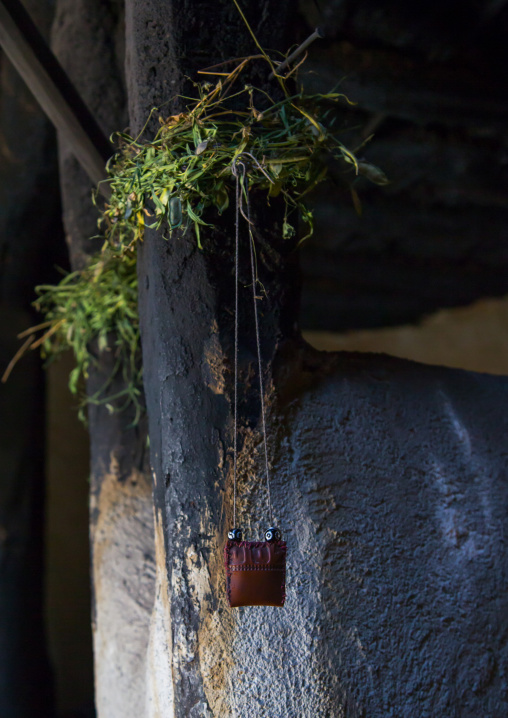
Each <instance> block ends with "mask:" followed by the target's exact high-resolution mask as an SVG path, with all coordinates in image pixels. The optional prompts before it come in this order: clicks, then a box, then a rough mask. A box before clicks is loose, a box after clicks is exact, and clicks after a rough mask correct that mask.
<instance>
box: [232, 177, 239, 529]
mask: <svg viewBox="0 0 508 718" xmlns="http://www.w3.org/2000/svg"><path fill="white" fill-rule="evenodd" d="M239 224H240V181H239V177H238V174H237V175H236V214H235V437H234V444H233V527H234V528H236V469H237V437H238V254H239V252H238V247H239V234H240V228H239Z"/></svg>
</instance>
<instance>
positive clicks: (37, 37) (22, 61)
mask: <svg viewBox="0 0 508 718" xmlns="http://www.w3.org/2000/svg"><path fill="white" fill-rule="evenodd" d="M0 46H1V47H2V49H3V51H4V52H5V54H6V55H7V57H8V58H9V60H10V61H11V62H12V64H13V65H14V67H15V68H16V69H17V71H18V72H19V73H20V75H21V77H22V78H23V79H24V81H25V82H26V84H27V85H28V87H29V89H30V91H31V92H32V93H33V95H34V97H35V99H36V100H37V102H38V103H39V104H40V105H41V107H42V109H43V110H44V112H45V113H46V115H47V116H48V117H49V119H50V120H51V122H52V123H53V124H54V126H55V127H56V129H57V130H58V131H59V132H60V133H61V134H62V136H63V137H65V139H66V140H67V141H68V142H69V144H70V146H71V148H72V151H73V153H74V156H75V157H76V159H77V160H78V162H79V163H80V165H81V166H82V167H83V169H84V170H85V172H86V173H87V174H88V176H89V177H90V180H91V181H92V183H93V184H94V185H98V187H99V190H100V192H101V193H102V194H103V195H104V197H106V199H108V198H109V197H110V196H111V189H110V187H109V184H108V182H105V181H104V180H106V179H107V174H106V168H105V164H106V161H107V159H108V158H109V157H110V156H111V155H112V154H113V147H112V146H111V144H110V143H109V141H108V140H107V139H106V137H105V135H104V134H103V132H102V130H101V129H100V128H99V126H98V125H97V123H96V121H95V119H94V117H93V116H92V114H91V112H90V111H89V109H88V107H87V106H86V105H85V103H84V101H83V100H82V98H81V96H80V95H79V93H78V92H77V90H76V89H75V87H74V86H73V85H72V83H71V81H70V80H69V78H68V76H67V74H66V73H65V71H64V70H63V68H62V66H61V65H60V64H59V62H58V60H57V59H56V57H55V56H54V55H53V53H52V52H51V50H50V49H49V47H48V45H47V43H46V42H45V40H44V38H43V37H42V36H41V34H40V33H39V31H38V30H37V28H36V27H35V25H34V23H33V22H32V20H31V18H30V16H29V15H28V13H27V12H26V10H25V8H24V7H23V5H22V4H21V3H20V2H19V0H0ZM99 183H100V184H99Z"/></svg>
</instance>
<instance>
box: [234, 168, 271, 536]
mask: <svg viewBox="0 0 508 718" xmlns="http://www.w3.org/2000/svg"><path fill="white" fill-rule="evenodd" d="M237 164H238V165H240V166H241V168H242V174H243V183H242V184H243V186H242V188H240V177H239V173H238V169H237ZM231 171H232V173H233V175H234V177H235V178H236V208H235V212H236V213H235V390H234V404H235V409H234V417H235V419H234V421H235V426H234V432H235V434H234V445H233V451H234V456H233V526H235V527H236V479H237V435H238V323H239V322H238V284H239V282H238V264H239V259H238V257H239V235H240V228H239V227H240V212H241V213H242V216H243V217H244V218H245V219H246V221H247V224H248V227H249V249H250V266H251V274H252V299H253V303H254V324H255V327H256V345H257V356H258V372H259V393H260V399H261V417H262V420H263V444H264V450H265V469H266V488H267V493H268V511H269V514H270V522H271V525H273V510H272V498H271V491H270V468H269V465H268V445H267V440H266V413H265V400H264V387H263V367H262V363H261V342H260V338H259V318H258V308H257V296H256V285H257V280H256V271H255V262H254V236H253V234H252V221H251V218H250V202H249V193H248V190H249V187H248V180H247V173H246V167H245V164H244V163H243V162H241V161H238V158H236V159H235V161H234V162H233V164H232V166H231ZM243 192H245V197H246V201H247V215H245V213H244V211H243Z"/></svg>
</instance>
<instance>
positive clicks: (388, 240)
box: [301, 0, 508, 331]
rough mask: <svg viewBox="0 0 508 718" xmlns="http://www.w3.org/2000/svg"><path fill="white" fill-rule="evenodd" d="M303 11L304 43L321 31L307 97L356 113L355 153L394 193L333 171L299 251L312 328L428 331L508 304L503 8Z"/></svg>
mask: <svg viewBox="0 0 508 718" xmlns="http://www.w3.org/2000/svg"><path fill="white" fill-rule="evenodd" d="M318 5H319V7H321V8H322V12H319V11H318V9H317V7H316V4H315V3H313V2H310V1H307V0H305V2H302V3H301V11H302V14H303V17H304V18H305V19H304V23H303V26H302V28H301V32H302V36H303V35H305V34H307V33H309V32H310V31H311V29H312V27H313V26H315V25H316V24H317V25H322V26H323V27H324V28H325V30H326V38H325V39H324V40H321V41H318V42H316V43H314V45H312V47H311V50H310V53H309V61H308V63H307V65H306V67H307V70H308V74H307V77H306V80H305V85H306V86H307V87H308V88H314V89H317V90H319V91H329V90H330V89H331V88H332V87H334V86H335V85H336V84H337V83H339V89H340V91H342V92H344V93H346V95H347V96H348V97H349V98H350V99H351V100H353V101H354V102H355V103H356V106H355V107H354V108H351V107H348V108H347V109H345V110H344V111H343V112H342V113H338V117H337V125H336V126H337V127H338V128H341V129H342V132H343V137H344V141H345V143H346V144H347V145H348V146H350V147H355V146H357V145H359V144H360V143H361V141H362V140H364V139H365V138H366V137H367V136H368V135H370V134H371V133H372V132H374V138H373V140H372V141H371V142H370V143H369V144H368V145H367V146H366V147H365V148H364V149H363V150H362V151H361V155H363V156H364V157H365V158H366V159H368V160H369V161H371V162H373V163H374V164H376V165H378V166H379V167H382V168H383V170H385V172H386V174H387V175H388V177H389V179H390V180H391V184H390V185H388V186H386V187H383V188H379V187H375V186H372V185H369V183H368V182H367V181H366V180H364V179H362V180H358V181H357V182H356V183H355V188H356V189H357V191H358V193H359V195H360V198H361V200H362V205H363V213H362V217H358V216H357V214H356V212H355V210H354V207H353V203H352V201H351V197H350V196H349V193H348V189H347V188H346V186H345V182H344V178H343V176H341V174H340V172H335V173H333V172H332V181H331V182H330V184H329V186H328V187H323V186H321V187H319V189H318V190H317V192H316V193H315V196H314V199H313V202H314V205H315V208H316V216H317V226H316V234H315V237H314V238H313V239H311V240H310V241H309V242H308V244H307V246H305V247H304V248H303V251H302V266H303V271H304V293H303V303H302V325H303V327H304V328H306V329H326V330H331V331H340V330H344V329H350V328H354V327H374V326H385V325H390V324H401V323H405V322H412V321H415V320H418V319H419V318H420V317H422V316H423V315H425V314H427V313H429V312H432V311H435V310H436V309H438V308H440V307H452V306H459V305H462V304H468V303H470V302H472V301H474V300H475V299H477V298H480V297H483V296H501V295H503V294H505V293H506V292H508V255H507V249H506V248H507V246H508V244H507V239H508V236H507V231H508V230H507V227H508V194H507V190H508V163H507V145H506V122H505V118H506V116H507V110H508V103H507V100H506V92H505V88H506V78H507V76H508V73H507V70H508V49H507V44H506V36H507V32H508V8H507V6H506V3H475V2H466V3H456V2H452V1H451V0H449V1H446V2H439V3H438V2H427V3H405V2H400V1H399V0H386V1H385V2H382V3H379V2H371V1H370V0H360V2H348V1H347V0H344V1H342V2H339V1H338V0H330V1H326V2H320V3H318Z"/></svg>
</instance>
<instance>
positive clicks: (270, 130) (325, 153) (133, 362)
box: [24, 51, 387, 415]
mask: <svg viewBox="0 0 508 718" xmlns="http://www.w3.org/2000/svg"><path fill="white" fill-rule="evenodd" d="M259 57H264V58H265V60H266V61H267V62H269V63H270V66H271V67H272V69H273V64H272V62H271V60H270V59H269V58H268V57H267V56H266V54H265V53H264V51H263V52H262V55H261V56H255V57H251V58H245V59H242V60H240V61H238V64H237V65H236V67H235V68H234V69H233V70H232V71H231V72H217V71H215V70H213V69H211V70H210V71H209V72H208V73H207V74H212V75H217V76H219V78H220V79H219V80H218V81H217V82H216V84H211V83H208V82H205V83H202V84H199V83H196V84H195V87H196V89H197V94H198V97H197V98H195V99H192V100H190V99H189V98H182V100H183V101H184V102H186V101H188V102H189V105H188V106H187V109H186V111H185V112H181V113H180V114H177V115H172V116H170V117H167V118H160V119H159V122H160V128H159V130H158V132H157V134H156V136H155V138H154V139H153V140H151V141H143V140H141V139H140V137H138V138H133V137H131V136H129V135H128V134H125V133H119V134H118V135H116V137H117V139H118V151H117V152H116V154H115V155H114V156H113V157H112V159H111V160H110V161H109V163H108V167H107V170H108V175H109V180H108V181H109V184H110V187H111V190H112V194H111V198H110V200H109V203H108V204H107V205H106V206H105V207H104V208H103V210H102V211H101V216H100V219H99V227H100V229H101V232H102V233H103V235H104V237H105V243H104V246H103V249H102V251H101V253H100V254H99V255H98V256H95V257H93V258H92V260H91V263H90V265H89V266H88V267H87V268H86V269H85V270H84V271H82V272H74V273H72V274H69V275H67V276H66V277H65V278H64V279H63V280H62V281H61V282H60V284H58V285H56V286H43V287H38V288H37V293H38V294H39V297H38V299H37V301H36V302H35V305H36V307H37V308H38V309H39V310H40V311H41V312H43V313H44V314H45V316H46V322H44V323H43V324H42V325H40V326H39V327H37V328H34V330H36V329H44V330H45V333H44V334H43V336H42V337H39V338H38V339H36V338H35V336H36V335H35V334H34V337H33V341H32V342H31V344H30V343H27V345H26V346H25V347H24V348H25V349H27V348H29V347H30V346H31V347H32V348H35V347H36V346H41V347H42V351H43V354H44V356H46V357H48V358H53V357H55V356H58V355H59V354H60V353H61V352H62V351H63V350H65V349H68V348H71V349H72V350H73V351H74V354H75V357H76V368H75V369H74V370H73V372H72V373H71V376H70V382H69V383H70V388H71V390H72V391H73V392H74V393H76V392H77V391H78V386H79V382H78V380H79V378H80V377H84V378H85V379H86V378H87V376H88V372H89V369H90V367H91V366H92V365H93V364H94V363H97V361H98V359H97V356H96V354H95V353H94V352H92V350H91V347H92V346H94V347H96V348H97V351H98V353H99V354H100V352H101V351H106V350H107V351H110V352H113V356H114V358H115V367H116V368H115V373H117V372H119V371H121V372H122V373H123V379H124V383H125V390H124V391H122V392H121V395H118V394H116V395H112V394H111V391H110V381H109V382H107V383H106V384H105V385H104V387H103V388H102V389H101V390H100V391H99V392H98V393H97V394H95V395H94V396H93V397H84V401H85V402H90V401H93V402H99V403H104V404H107V406H108V408H109V409H110V410H111V411H113V410H114V408H118V407H121V406H123V405H125V403H126V402H128V403H131V402H134V403H135V405H136V407H137V409H138V412H137V415H139V410H140V403H139V396H140V392H141V386H140V380H141V366H140V351H139V327H138V314H137V277H136V245H137V243H138V242H140V241H142V240H143V236H144V229H145V226H150V227H154V228H157V229H161V228H163V229H164V235H165V237H166V239H167V240H168V241H171V236H172V234H173V233H174V232H175V231H176V230H180V231H187V230H188V229H191V228H192V229H193V231H194V234H195V238H196V242H197V245H198V247H199V248H200V249H202V250H203V251H206V239H205V238H204V236H203V234H202V228H203V227H206V226H210V225H212V224H213V222H214V217H216V216H217V215H220V214H221V213H222V212H224V211H225V210H226V209H227V207H228V206H229V204H230V201H231V198H232V196H233V194H234V178H233V173H234V172H235V165H236V163H237V162H240V161H241V162H242V164H243V166H244V167H245V168H246V172H247V179H248V187H249V192H253V191H257V192H258V193H260V192H261V193H264V194H265V197H266V201H267V202H270V200H271V198H274V197H281V198H282V199H283V201H284V207H285V213H284V222H283V226H282V234H283V237H284V238H285V239H288V238H290V237H292V236H293V235H295V233H296V225H297V220H298V217H300V218H301V219H302V220H303V224H304V225H305V226H306V232H305V233H304V236H303V237H302V239H301V240H300V243H301V242H303V241H304V240H305V239H306V238H307V237H308V236H310V234H311V233H312V229H313V224H312V212H311V211H310V210H309V209H308V208H307V207H306V205H305V197H306V195H307V194H308V193H309V192H310V191H311V190H312V189H313V188H314V187H315V186H316V185H317V184H319V183H320V182H321V181H322V180H324V178H325V176H326V173H327V167H328V164H329V162H330V161H335V162H338V163H340V165H341V167H342V170H343V171H344V173H345V175H346V176H348V175H349V176H350V177H351V181H353V180H354V179H355V178H356V177H357V176H358V175H359V174H363V175H365V176H366V177H367V178H368V179H371V180H372V181H375V182H377V183H378V184H385V183H386V181H387V180H386V178H385V176H384V174H383V173H382V172H381V171H380V170H379V169H378V168H376V167H373V166H372V165H369V164H367V163H365V162H359V161H358V160H357V158H356V156H355V154H354V152H353V151H351V150H349V149H348V148H346V147H345V146H344V145H343V144H342V143H341V141H340V140H339V139H338V137H337V133H336V132H335V131H334V127H333V118H334V117H335V116H336V108H337V106H338V105H339V104H341V103H342V104H344V103H346V104H347V103H349V100H347V98H346V97H345V96H344V95H342V94H340V93H337V92H330V93H328V94H315V95H307V94H305V93H304V92H303V90H302V91H300V92H299V93H297V94H294V93H293V94H290V92H289V90H288V88H287V86H286V82H285V80H284V78H282V77H280V76H278V75H276V79H277V81H278V83H279V88H280V91H279V97H282V99H277V100H274V99H272V98H271V97H270V95H269V94H268V93H267V92H266V91H262V90H259V89H257V88H255V87H253V86H252V85H248V84H247V85H246V84H245V83H244V81H243V77H244V74H245V70H246V68H247V67H248V65H249V63H251V62H252V61H253V60H255V59H258V58H259ZM354 199H355V202H356V201H357V198H356V194H355V193H354ZM111 337H114V339H111ZM122 398H123V399H125V401H120V402H118V401H115V404H113V403H112V402H113V401H114V400H118V399H122Z"/></svg>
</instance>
